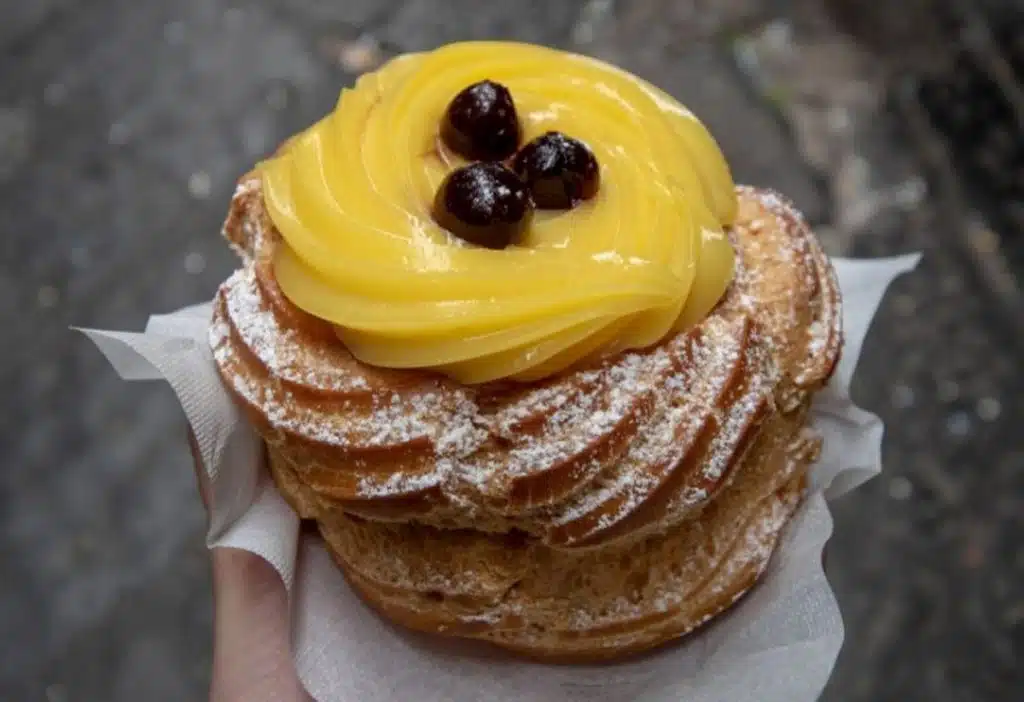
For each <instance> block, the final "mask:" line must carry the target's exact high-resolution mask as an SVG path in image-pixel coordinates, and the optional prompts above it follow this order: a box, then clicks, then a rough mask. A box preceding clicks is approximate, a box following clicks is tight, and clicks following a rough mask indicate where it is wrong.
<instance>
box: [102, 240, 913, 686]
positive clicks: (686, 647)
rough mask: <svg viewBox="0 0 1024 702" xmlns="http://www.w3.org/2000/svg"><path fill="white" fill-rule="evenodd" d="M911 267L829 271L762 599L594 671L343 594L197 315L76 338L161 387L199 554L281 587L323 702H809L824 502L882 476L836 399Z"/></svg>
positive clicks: (310, 681)
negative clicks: (201, 528)
mask: <svg viewBox="0 0 1024 702" xmlns="http://www.w3.org/2000/svg"><path fill="white" fill-rule="evenodd" d="M918 259H919V256H917V255H909V256H902V257H898V258H891V259H879V260H872V261H847V260H834V261H833V264H834V265H835V268H836V272H837V274H838V277H839V287H840V288H841V290H842V294H843V310H844V312H843V317H844V319H843V321H844V328H845V335H846V346H845V348H844V352H843V357H842V360H841V361H840V364H839V368H838V369H837V371H836V373H835V377H834V378H833V381H832V383H831V384H830V386H829V387H828V388H827V389H826V390H825V391H824V392H822V393H820V395H819V397H818V398H817V401H816V402H815V405H814V412H813V423H814V426H815V427H816V428H817V429H818V431H819V432H821V434H822V435H823V436H824V439H825V444H824V450H823V453H822V456H821V460H820V461H819V463H818V464H817V465H816V466H815V468H814V470H813V474H812V493H811V495H810V497H809V498H808V499H807V500H806V501H805V503H804V504H803V506H802V507H801V508H800V510H799V512H798V513H797V515H796V517H795V518H794V519H793V522H792V523H791V524H790V526H789V527H788V528H787V530H786V533H785V534H784V536H783V540H782V544H781V547H780V548H779V549H778V551H777V552H776V555H775V557H774V558H773V559H772V562H771V564H770V566H769V568H768V570H767V572H766V574H765V576H764V579H763V581H762V582H761V584H760V585H759V586H758V587H756V588H755V589H754V590H753V592H752V593H751V594H750V595H749V596H748V597H746V598H744V599H743V600H742V601H741V603H740V604H739V605H737V606H736V607H735V608H734V609H733V610H732V611H730V612H729V613H728V614H726V615H724V616H722V617H719V618H717V619H716V620H715V621H714V622H713V623H712V624H711V625H710V626H708V627H706V628H704V629H702V630H701V631H700V632H699V633H697V634H696V635H693V636H690V637H687V638H686V639H684V640H683V641H682V642H681V643H680V644H678V645H675V646H672V647H669V648H667V649H663V650H661V651H659V652H657V653H654V654H652V655H650V656H647V657H645V658H642V659H640V660H633V661H630V662H627V663H621V664H616V665H604V666H582V667H581V666H576V667H559V666H549V665H542V664H537V663H527V662H523V661H520V660H517V659H514V658H512V657H509V656H505V655H502V654H500V653H495V652H492V651H481V648H482V647H481V646H479V645H473V644H470V643H466V642H459V641H448V640H443V639H439V638H435V637H428V636H425V635H417V634H413V633H410V632H406V631H404V630H399V629H397V628H395V627H393V626H391V625H390V624H388V623H387V622H385V621H383V620H381V619H380V618H379V617H378V616H376V615H375V614H374V613H373V612H372V611H370V610H369V609H368V608H367V607H366V606H365V605H364V604H363V603H362V602H361V601H360V600H359V599H358V598H357V597H356V595H355V594H354V593H353V592H352V590H351V589H350V588H349V587H348V585H347V584H346V582H345V580H344V578H343V577H342V575H341V573H340V572H339V571H338V570H337V569H336V568H335V566H334V564H333V562H332V561H331V559H330V556H329V555H328V554H327V552H326V551H325V550H324V548H323V545H322V544H321V543H320V541H319V540H318V539H317V538H316V537H313V536H302V537H300V533H299V520H298V518H297V517H296V515H295V514H294V513H293V512H292V511H291V509H290V508H289V507H288V506H287V505H286V504H285V502H284V500H283V499H282V498H281V496H280V495H279V494H278V492H277V490H276V488H275V487H274V485H273V483H272V482H271V481H270V479H269V477H268V476H267V473H266V470H265V469H264V468H263V466H262V465H261V464H260V456H261V452H260V444H259V439H258V438H257V437H256V435H255V433H254V432H253V430H252V429H251V428H250V427H249V426H248V424H247V423H246V422H245V420H244V419H243V417H242V416H241V414H240V413H239V412H238V410H237V409H236V408H235V406H234V405H233V403H232V401H231V399H230V397H229V396H228V394H227V393H226V392H225V390H224V389H223V388H222V386H221V383H220V380H219V378H218V375H217V371H216V369H215V368H214V364H213V357H212V354H211V351H210V349H209V347H208V345H207V342H206V338H207V337H206V330H207V325H208V323H209V320H210V305H209V304H203V305H197V306H195V307H188V308H186V309H183V310H179V311H178V312H175V313H173V314H170V315H158V316H153V317H151V318H150V320H149V324H148V325H147V327H146V331H145V332H144V333H142V334H133V333H124V332H112V331H99V330H83V331H84V332H85V333H86V334H87V335H88V336H89V337H90V338H91V339H92V340H93V341H94V342H95V343H96V345H97V346H98V347H99V348H100V350H101V351H102V352H103V353H104V354H105V355H106V357H107V358H108V359H109V360H110V362H111V364H112V365H113V366H114V368H115V369H116V370H117V372H118V373H120V374H121V376H122V377H124V378H125V379H126V380H144V379H164V380H166V381H167V382H169V383H170V384H171V387H172V388H174V392H175V393H177V395H178V399H179V400H180V401H181V405H182V407H183V408H184V410H185V414H186V416H187V417H188V421H189V423H190V424H191V425H192V429H193V431H194V432H195V435H196V438H197V439H198V442H199V448H200V452H201V454H202V458H203V462H204V463H205V465H206V469H207V470H208V471H209V474H210V478H211V484H212V489H213V498H214V503H215V505H216V507H215V510H214V513H213V515H211V525H210V532H209V534H208V537H207V543H208V545H209V546H210V548H216V547H221V546H231V547H234V548H242V549H246V550H248V551H252V552H253V553H255V554H258V555H259V556H261V557H263V558H265V559H266V560H267V561H268V562H270V563H271V564H272V565H273V566H274V568H276V569H277V571H278V572H279V573H280V574H281V578H282V579H283V580H284V583H285V585H286V587H287V588H288V591H289V594H290V597H291V598H292V605H293V606H292V612H293V615H292V616H293V622H292V629H293V641H294V653H295V664H296V667H297V669H298V672H299V677H300V678H301V680H302V682H303V683H304V684H305V686H306V688H307V689H308V690H309V692H310V694H312V695H313V697H315V698H316V699H317V700H320V701H321V702H334V701H337V702H355V701H358V702H395V701H403V702H404V701H405V700H416V702H442V701H443V702H449V701H460V702H461V701H463V700H493V701H494V702H506V701H507V702H512V701H513V700H515V701H516V702H519V701H522V700H535V701H537V702H556V701H557V702H567V701H574V700H580V701H584V700H585V701H587V702H605V701H608V702H611V701H617V700H629V701H630V702H677V701H678V700H686V701H687V702H723V701H728V702H810V701H811V700H814V699H816V698H817V697H818V695H819V694H820V692H821V690H822V688H823V687H824V685H825V682H826V681H827V680H828V676H829V674H830V673H831V670H832V666H833V664H834V663H835V660H836V656H837V655H838V653H839V648H840V645H841V644H842V641H843V624H842V620H841V618H840V616H839V609H838V607H837V606H836V601H835V598H834V597H833V594H832V590H831V589H830V588H829V585H828V581H827V580H826V579H825V575H824V573H823V572H822V566H821V552H822V547H823V546H824V544H825V542H826V541H827V540H828V537H829V535H830V534H831V532H832V519H831V516H830V515H829V511H828V506H827V504H826V501H825V498H826V497H828V498H833V497H835V496H838V495H840V494H842V493H844V492H846V491H848V490H851V489H853V488H855V487H857V486H858V485H860V484H861V483H863V482H864V481H865V480H867V479H869V478H870V477H872V476H873V475H876V474H877V473H878V472H879V471H880V470H881V462H880V460H881V440H882V423H881V421H880V420H879V419H878V417H876V416H874V415H873V414H869V413H867V412H864V411H863V410H861V409H859V408H857V407H856V406H854V405H853V403H852V402H851V401H850V399H849V395H848V389H849V383H850V379H851V378H852V376H853V371H854V369H855V368H856V365H857V359H858V357H859V356H860V350H861V346H862V344H863V342H864V337H865V335H866V334H867V330H868V327H869V326H870V324H871V320H872V318H873V317H874V314H875V310H876V309H877V308H878V304H879V302H880V301H881V299H882V296H883V295H884V294H885V290H886V288H887V287H888V285H889V283H890V282H892V280H893V279H894V278H896V277H897V276H898V275H900V274H901V273H903V272H905V271H908V270H910V269H912V268H913V267H914V266H915V265H916V264H917V261H918Z"/></svg>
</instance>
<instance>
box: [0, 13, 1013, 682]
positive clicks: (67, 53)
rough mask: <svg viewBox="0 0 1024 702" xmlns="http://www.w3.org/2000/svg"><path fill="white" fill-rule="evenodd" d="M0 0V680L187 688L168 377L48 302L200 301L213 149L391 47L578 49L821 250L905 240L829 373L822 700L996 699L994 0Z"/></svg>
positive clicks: (197, 633)
mask: <svg viewBox="0 0 1024 702" xmlns="http://www.w3.org/2000/svg"><path fill="white" fill-rule="evenodd" d="M889 5H891V6H892V8H891V9H887V8H888V5H886V4H885V3H873V2H870V1H869V0H862V1H861V2H856V1H855V0H789V1H771V0H765V1H762V2H756V1H754V0H717V1H716V0H631V1H628V2H627V1H622V2H611V1H610V0H590V1H589V2H586V1H584V0H564V1H563V0H558V1H551V2H546V1H543V0H532V1H529V2H525V1H524V2H474V1H473V0H447V1H445V0H230V1H229V0H180V1H179V2H173V3H172V2H157V1H156V0H149V1H139V0H93V1H92V2H85V1H84V0H35V1H34V2H22V1H20V0H0V17H2V18H3V19H2V21H0V235H2V240H3V251H4V254H3V257H2V259H0V315H2V316H0V321H2V322H3V324H4V327H3V329H4V334H3V342H2V346H0V354H2V356H0V360H2V364H0V375H2V377H3V387H4V389H5V393H4V396H3V399H2V400H0V402H2V404H0V407H2V410H3V411H2V414H0V441H2V445H3V447H4V449H5V455H6V466H5V469H4V470H3V471H2V472H0V568H2V570H3V573H4V576H3V578H2V579H0V700H5V701H6V700H18V701H20V700H47V701H49V702H58V701H73V700H74V701H77V700H89V701H93V700H96V701H109V702H120V701H128V700H147V701H152V702H160V701H162V700H184V699H193V700H195V699H202V698H203V697H204V695H205V690H206V686H207V684H208V676H209V668H210V646H209V631H210V624H211V603H210V598H209V582H208V578H209V573H208V569H207V564H206V556H205V554H204V550H203V544H202V530H203V516H202V513H201V508H200V505H199V501H198V500H197V499H196V496H195V494H194V487H193V480H192V472H191V466H190V464H189V459H188V456H187V450H186V446H185V435H184V425H183V421H182V419H181V417H180V414H179V410H178V408H177V405H176V403H175V401H174V399H173V397H172V395H171V392H170V390H169V389H168V388H167V387H165V386H161V385H159V384H125V383H122V382H121V381H119V380H118V379H117V378H116V377H115V375H114V373H113V371H112V370H111V369H110V368H109V367H108V366H107V364H106V362H105V361H104V360H103V359H102V357H101V356H100V354H99V353H98V352H97V351H96V350H95V349H94V348H93V347H92V346H91V345H90V344H89V343H88V342H87V341H86V340H85V339H83V338H81V337H79V336H76V335H75V334H73V333H71V332H69V331H68V326H69V325H72V324H74V325H84V326H99V327H113V328H123V329H137V328H141V327H142V325H143V324H144V322H145V320H146V318H147V316H148V315H149V314H150V313H156V312H167V311H170V310H174V309H176V308H178V307H181V306H183V305H185V304H190V303H195V302H199V301H202V300H206V299H208V298H209V297H210V296H211V295H212V293H213V291H214V290H215V288H216V286H217V284H218V283H219V282H220V281H221V280H222V279H223V278H224V277H225V276H226V275H227V274H228V272H229V271H230V270H232V268H233V266H234V261H233V259H232V256H231V254H230V253H229V251H228V250H227V248H226V247H225V246H224V245H223V243H222V242H221V241H220V239H219V238H218V231H219V226H220V223H221V219H222V217H223V215H224V212H225V208H226V205H227V202H228V199H229V197H230V194H231V191H232V188H233V184H234V181H235V179H236V178H237V177H238V176H239V175H240V174H241V173H242V172H244V171H245V170H246V169H247V168H248V167H249V166H250V165H251V164H252V163H253V162H254V161H255V160H257V159H259V158H260V157H262V156H263V155H265V154H267V153H268V151H269V150H271V149H273V148H274V146H275V145H276V144H277V143H278V142H279V141H280V140H281V139H283V138H284V137H285V136H287V135H289V134H290V133H292V132H293V131H295V130H296V129H298V128H300V127H302V126H305V125H306V124H308V123H310V122H312V121H313V120H314V119H316V118H317V117H318V116H320V115H321V114H323V113H324V112H325V111H327V110H329V109H330V108H331V107H332V105H333V103H334V101H335V100H336V98H337V93H338V90H339V89H340V88H341V87H342V86H345V85H348V84H350V83H351V82H352V80H353V79H354V77H355V76H356V75H357V74H359V73H360V72H362V71H365V70H368V69H372V68H373V67H375V66H376V65H378V64H379V63H380V62H381V61H383V60H385V59H386V58H387V57H388V56H390V55H393V54H395V53H398V52H403V51H409V50H416V49H424V48H428V47H433V46H436V45H438V44H440V43H443V42H447V41H452V40H456V39H464V38H470V37H493V38H515V39H521V40H528V41H532V42H539V43H546V44H551V45H555V46H559V47H565V48H570V49H574V50H577V51H581V52H584V53H589V54H593V55H596V56H599V57H602V58H605V59H608V60H611V61H613V62H615V63H618V64H620V65H622V66H624V67H625V68H627V69H630V70H632V71H635V72H637V73H639V74H640V75H642V76H644V77H646V78H648V79H650V80H652V81H653V82H655V83H656V84H658V85H660V86H662V87H663V88H665V89H666V90H668V91H669V92H671V93H673V94H674V95H676V96H677V97H679V98H681V99H682V100H683V101H684V102H685V103H686V104H688V105H689V106H690V107H691V108H692V109H693V110H694V112H696V113H697V114H698V115H699V116H700V117H701V118H702V119H704V120H705V121H706V122H707V123H708V124H709V125H710V127H711V129H712V131H713V132H714V133H715V135H716V136H717V137H718V139H719V141H720V142H721V144H722V146H723V148H724V150H725V151H726V154H727V156H728V157H729V158H730V160H731V163H732V165H733V168H734V171H735V174H736V176H737V179H738V180H740V181H742V182H748V183H754V184H761V185H770V186H772V187H775V188H777V189H779V190H781V191H783V192H785V193H786V194H788V195H789V196H790V197H792V198H793V199H794V200H795V201H796V202H797V204H798V205H799V206H800V207H802V209H803V211H804V212H805V213H806V215H807V217H808V219H809V220H810V221H811V222H812V223H813V224H814V225H815V226H816V229H817V231H818V233H819V235H820V236H821V238H822V239H823V241H824V242H825V244H826V246H827V248H828V250H829V251H830V253H832V254H836V255H849V256H879V255H886V254H894V253H900V252H906V251H913V250H921V251H924V252H925V258H924V261H923V263H922V264H921V267H920V269H919V270H918V271H917V272H916V273H915V274H914V275H912V276H909V277H907V278H905V279H903V280H901V281H900V282H899V283H898V284H897V285H896V286H895V288H894V289H893V290H892V292H891V294H890V295H889V297H888V299H887V301H886V303H885V305H884V308H883V309H882V311H881V314H880V315H879V318H878V321H877V324H876V326H875V329H874V331H873V333H872V336H871V338H870V340H869V342H868V350H867V352H866V353H865V356H864V359H863V362H862V364H861V367H860V371H859V374H858V377H857V382H856V387H855V397H856V398H857V399H858V400H859V401H860V402H861V404H862V405H863V406H865V407H867V408H869V409H870V410H872V411H874V412H877V413H879V414H881V415H882V416H883V418H884V419H885V421H886V422H887V427H888V437H887V439H886V444H885V462H886V473H885V474H884V475H883V476H882V477H881V478H879V479H877V480H875V481H873V482H872V483H870V484H869V485H867V486H865V487H864V488H863V489H861V490H859V491H858V492H857V493H855V494H853V495H851V496H849V497H847V498H844V499H843V500H841V501H840V502H838V503H837V504H836V505H835V506H834V510H835V514H836V532H837V533H836V536H835V537H834V539H833V542H832V546H831V548H830V553H829V573H830V578H831V580H832V582H833V583H834V586H835V588H836V592H837V594H838V598H839V602H840V605H841V608H842V610H843V613H844V616H845V619H846V622H847V626H848V639H847V643H846V647H845V649H844V651H843V653H842V655H841V657H840V660H839V663H838V666H837V669H836V671H835V674H834V676H833V679H832V681H831V683H830V684H829V687H828V689H827V690H826V693H825V696H824V699H825V700H826V701H828V702H840V701H845V702H869V701H870V702H879V701H885V700H899V701H900V702H912V701H916V700H921V701H924V700H927V701H928V702H946V701H949V702H953V701H959V700H1007V701H1010V700H1021V699H1024V666H1022V661H1024V586H1022V583H1024V546H1022V545H1021V544H1022V539H1021V536H1022V533H1024V531H1022V524H1024V441H1022V438H1021V430H1020V426H1021V425H1022V423H1024V408H1022V406H1021V401H1020V398H1021V395H1022V393H1024V373H1022V371H1021V365H1022V360H1024V353H1022V350H1024V297H1022V294H1021V285H1022V280H1024V87H1022V86H1024V14H1022V12H1024V7H1022V6H1021V3H1019V2H967V1H960V0H935V1H934V2H927V1H925V0H903V1H901V2H899V3H890V4H889Z"/></svg>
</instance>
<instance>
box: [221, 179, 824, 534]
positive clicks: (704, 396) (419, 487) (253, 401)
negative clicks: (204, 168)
mask: <svg viewBox="0 0 1024 702" xmlns="http://www.w3.org/2000/svg"><path fill="white" fill-rule="evenodd" d="M739 194H740V202H741V208H740V222H739V224H738V225H737V226H736V228H735V229H734V231H733V232H732V240H733V243H734V245H735V247H736V249H737V253H738V260H737V276H736V280H735V282H734V284H733V285H732V287H731V288H730V290H729V291H728V293H727V294H726V296H725V298H724V299H723V301H722V302H721V304H720V305H719V306H718V308H717V309H716V310H715V312H714V313H713V314H712V315H711V316H710V317H709V318H708V319H707V320H705V321H704V322H703V323H701V324H700V325H699V326H698V327H697V328H696V329H694V330H692V331H691V332H689V333H685V334H680V335H677V336H675V337H673V338H670V339H668V340H666V341H664V342H662V343H661V344H659V345H657V346H656V347H654V348H653V349H649V350H647V351H644V352H641V353H626V354H621V355H620V356H618V357H617V358H615V359H612V360H611V361H609V362H607V363H604V364H602V365H598V366H594V367H589V368H580V369H578V370H575V371H571V372H569V373H566V374H563V375H561V376H558V377H555V378H551V379H548V380H545V381H543V382H539V383H533V384H529V385H517V384H511V383H498V384H491V385H485V386H480V387H465V386H461V385H458V384H456V383H453V382H451V381H449V380H446V379H444V378H441V377H439V376H436V375H433V374H430V373H422V372H415V371H393V370H385V369H378V368H370V367H368V366H366V365H364V364H361V363H359V362H358V361H356V360H355V359H354V358H352V356H351V355H349V354H348V352H347V351H346V350H345V349H344V348H343V347H342V346H341V345H340V343H339V342H338V341H337V339H336V337H335V336H334V335H333V333H332V330H331V328H330V326H329V325H327V324H324V323H323V322H321V321H320V320H317V319H314V318H312V317H310V316H309V315H306V314H305V313H303V312H301V311H300V310H298V309H296V308H295V307H294V306H292V305H291V304H289V303H288V301H287V300H286V299H285V298H284V297H283V295H282V294H281V292H280V290H279V289H278V288H277V286H276V283H275V281H274V277H273V270H272V256H273V250H274V247H276V246H277V245H279V241H280V240H279V237H278V235H277V234H276V232H275V230H274V229H273V226H272V224H271V223H270V222H269V220H268V219H267V217H266V213H265V212H264V210H263V207H262V202H261V199H260V186H259V181H258V179H254V178H247V179H245V180H243V183H242V185H241V186H240V188H239V191H238V193H237V194H236V196H235V198H234V201H233V204H232V209H231V214H230V215H229V218H228V220H227V223H226V224H225V233H226V235H227V236H228V238H229V239H230V240H231V241H232V242H233V243H234V244H235V245H236V246H237V247H238V248H239V249H240V250H242V251H244V252H245V256H246V265H245V267H244V268H243V269H241V270H240V271H239V272H237V273H236V274H235V275H234V276H232V277H231V279H229V280H228V281H227V282H226V283H225V285H224V286H222V288H221V290H220V291H219V293H218V295H217V298H216V304H215V315H214V324H213V327H212V333H211V337H212V344H213V347H214V350H215V355H216V359H217V362H218V367H219V368H220V370H221V373H222V375H223V376H224V379H225V382H226V384H227V386H228V388H229V389H230V390H231V391H232V392H233V393H234V394H235V395H236V397H237V398H238V400H239V402H240V403H241V404H242V405H243V406H245V407H247V409H248V410H249V414H250V417H251V418H252V420H253V421H254V423H255V424H256V426H257V428H259V430H260V431H261V433H262V434H263V435H264V437H265V438H266V439H267V441H268V443H269V444H270V445H271V447H273V448H275V449H276V450H278V451H280V452H281V453H282V454H284V455H286V456H288V457H289V459H290V460H291V462H292V463H293V465H294V466H295V467H296V470H297V471H298V472H299V474H300V476H301V478H302V480H303V481H304V482H305V483H306V484H307V485H309V486H310V487H311V488H312V489H313V490H314V492H315V493H316V494H317V496H318V499H320V500H321V501H323V502H324V503H325V508H326V506H328V505H329V506H332V507H335V508H338V509H344V510H346V511H348V512H350V513H352V514H358V515H361V516H363V517H366V518H368V519H378V520H393V521H398V522H402V521H407V520H409V519H416V520H417V521H420V522H423V523H427V524H432V525H435V526H438V527H444V528H476V529H484V530H488V531H494V532H503V531H507V530H509V529H513V528H514V529H520V530H523V531H526V532H528V533H530V534H533V535H536V536H538V537H540V538H542V539H544V540H545V541H547V542H548V543H550V544H552V545H557V546H560V547H563V548H577V547H579V548H584V547H594V546H598V545H600V544H602V543H605V542H609V541H613V540H615V539H619V538H624V537H632V536H634V535H640V534H642V533H646V532H648V531H656V530H658V529H663V528H667V527H668V526H671V525H672V524H674V523H679V522H680V521H682V520H684V519H686V518H688V517H689V516H692V515H693V514H696V513H697V512H698V511H699V510H700V509H701V508H702V507H703V505H704V504H706V502H707V501H708V500H709V499H711V497H712V496H713V495H714V493H715V491H716V490H718V489H720V488H721V487H722V485H724V483H725V482H726V481H727V480H728V477H729V475H730V474H731V472H732V468H733V467H734V466H735V465H736V463H737V461H738V459H739V457H740V456H741V454H742V451H743V449H744V448H745V447H746V446H747V445H749V443H750V442H751V441H752V440H753V438H754V437H755V436H756V434H757V432H758V428H759V426H760V424H761V423H762V421H763V419H764V417H766V416H767V415H769V414H770V413H772V412H774V411H776V408H777V407H781V408H783V409H787V410H791V409H792V408H794V407H796V406H797V405H799V404H800V403H801V402H803V401H804V399H805V398H806V396H807V395H808V393H810V392H812V391H813V390H815V389H817V388H818V387H820V386H821V385H822V384H823V383H824V382H825V380H827V377H828V375H829V374H830V372H831V369H832V367H833V366H834V364H835V361H836V359H837V358H838V353H839V347H840V342H841V339H840V336H841V334H840V330H839V324H838V319H839V316H838V315H839V309H838V304H839V303H838V293H837V289H836V287H835V281H834V279H833V277H832V273H831V267H830V266H829V265H828V262H827V259H825V257H824V255H823V254H822V253H821V251H820V249H819V248H818V246H817V244H816V243H815V241H814V238H813V236H812V235H811V234H810V232H809V230H808V229H807V227H806V225H805V224H803V222H802V220H801V219H800V218H799V215H798V214H797V213H796V212H795V210H793V209H792V208H791V207H789V206H788V205H787V204H786V203H785V202H783V201H782V200H781V199H779V198H778V197H777V196H775V195H773V194H771V193H768V192H766V191H755V190H751V189H746V188H741V189H740V190H739ZM666 389H667V390H666Z"/></svg>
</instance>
